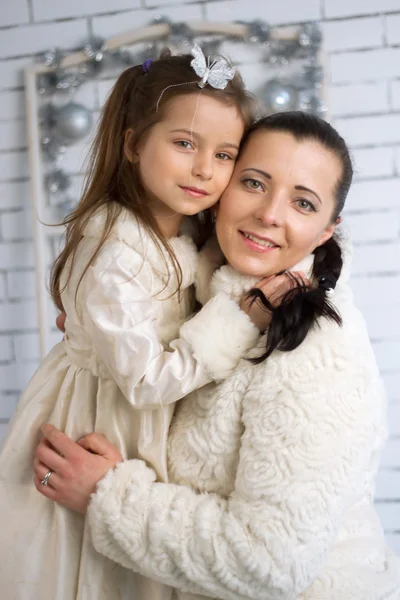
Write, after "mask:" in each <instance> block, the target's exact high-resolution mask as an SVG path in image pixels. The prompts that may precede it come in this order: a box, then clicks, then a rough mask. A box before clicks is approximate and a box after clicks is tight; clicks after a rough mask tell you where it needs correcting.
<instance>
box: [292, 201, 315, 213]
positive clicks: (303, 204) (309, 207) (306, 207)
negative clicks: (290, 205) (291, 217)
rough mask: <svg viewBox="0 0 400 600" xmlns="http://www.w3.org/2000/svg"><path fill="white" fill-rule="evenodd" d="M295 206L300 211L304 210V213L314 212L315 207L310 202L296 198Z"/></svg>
mask: <svg viewBox="0 0 400 600" xmlns="http://www.w3.org/2000/svg"><path fill="white" fill-rule="evenodd" d="M296 203H297V206H298V207H299V208H300V209H301V210H305V211H306V212H316V209H315V206H314V204H313V203H312V202H310V200H305V199H304V198H298V199H297V200H296Z"/></svg>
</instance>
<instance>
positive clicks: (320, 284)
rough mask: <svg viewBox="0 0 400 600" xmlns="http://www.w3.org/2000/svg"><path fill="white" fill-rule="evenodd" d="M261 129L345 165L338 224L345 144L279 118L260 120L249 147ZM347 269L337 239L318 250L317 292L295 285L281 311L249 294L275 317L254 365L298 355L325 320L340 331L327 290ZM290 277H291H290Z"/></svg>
mask: <svg viewBox="0 0 400 600" xmlns="http://www.w3.org/2000/svg"><path fill="white" fill-rule="evenodd" d="M259 129H262V130H267V131H282V132H285V133H290V134H292V135H293V137H294V138H295V139H296V140H298V141H302V140H306V139H310V140H315V141H316V142H318V143H320V144H321V145H322V146H323V147H325V148H326V149H327V150H330V151H331V152H332V154H333V155H335V156H336V157H337V158H338V159H339V160H340V162H341V164H342V173H341V177H340V178H339V181H338V182H337V184H336V189H335V196H336V205H335V210H334V213H333V215H332V218H331V222H332V223H335V222H336V220H337V217H338V216H339V214H340V212H341V211H342V209H343V206H344V203H345V200H346V196H347V193H348V191H349V189H350V185H351V181H352V176H353V168H352V163H351V158H350V154H349V151H348V148H347V146H346V143H345V141H344V140H343V138H342V137H341V136H340V135H339V134H338V133H337V131H336V130H335V129H334V128H333V127H332V126H331V125H329V123H327V122H326V121H323V120H322V119H319V118H318V117H315V116H314V115H309V114H307V113H302V112H287V113H278V114H275V115H270V116H269V117H265V118H264V119H261V120H260V121H258V122H257V123H256V124H255V125H254V126H253V127H252V129H251V130H250V132H249V135H248V136H247V138H246V141H245V144H246V143H247V141H248V139H249V137H250V136H251V133H252V132H253V131H256V130H259ZM342 265H343V259H342V251H341V248H340V245H339V243H338V241H337V239H336V237H335V236H333V237H331V238H330V239H329V240H328V241H327V242H325V243H324V244H323V245H321V246H318V247H317V248H316V249H315V250H314V265H313V279H314V280H315V282H316V287H312V288H309V287H306V286H304V285H303V284H299V283H298V282H297V281H296V280H294V281H295V285H294V287H293V288H292V289H291V290H290V291H288V292H287V293H286V294H285V295H284V297H283V299H282V301H281V303H280V304H279V305H278V306H273V305H272V304H271V303H270V302H269V300H268V299H267V298H266V297H265V295H264V294H263V293H262V291H261V290H259V289H257V288H255V289H253V290H251V291H250V293H249V296H250V297H252V298H253V299H254V301H259V302H261V304H262V305H263V306H264V307H265V308H266V309H267V310H269V311H271V312H272V321H271V324H270V326H269V328H268V331H267V336H266V349H265V352H264V354H263V355H262V356H260V357H258V358H254V359H251V361H252V362H254V363H255V364H258V363H260V362H262V361H263V360H265V359H266V358H268V356H270V355H271V354H272V352H273V351H274V350H281V351H289V350H294V349H295V348H297V347H298V346H299V345H300V344H301V343H302V342H303V341H304V339H305V338H306V336H307V334H308V332H309V331H310V329H311V328H312V327H313V325H314V324H316V323H317V322H318V319H319V318H321V317H324V318H327V319H329V320H331V321H333V322H335V323H337V324H338V325H341V323H342V319H341V317H340V315H339V313H338V312H337V310H336V308H335V307H334V306H333V304H332V303H331V302H330V300H329V293H328V290H330V289H334V288H335V286H336V282H337V280H338V279H339V277H340V273H341V270H342ZM288 276H289V277H291V275H290V274H288ZM293 279H294V278H293Z"/></svg>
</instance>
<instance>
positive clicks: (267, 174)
mask: <svg viewBox="0 0 400 600" xmlns="http://www.w3.org/2000/svg"><path fill="white" fill-rule="evenodd" d="M245 171H254V172H255V173H258V174H259V175H262V176H263V177H265V179H272V177H271V175H270V174H269V173H267V172H266V171H261V169H255V168H253V167H249V168H247V169H243V170H242V173H245Z"/></svg>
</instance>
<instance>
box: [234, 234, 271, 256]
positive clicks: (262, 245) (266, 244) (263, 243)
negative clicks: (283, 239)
mask: <svg viewBox="0 0 400 600" xmlns="http://www.w3.org/2000/svg"><path fill="white" fill-rule="evenodd" d="M239 233H240V235H241V238H242V240H243V242H244V243H245V244H246V246H247V247H248V248H250V249H251V250H253V251H255V252H259V253H260V254H267V253H269V252H272V251H273V250H277V249H278V248H279V246H278V245H277V244H275V243H274V242H273V241H272V240H269V239H268V238H262V237H259V236H257V235H255V234H254V233H250V232H248V231H239Z"/></svg>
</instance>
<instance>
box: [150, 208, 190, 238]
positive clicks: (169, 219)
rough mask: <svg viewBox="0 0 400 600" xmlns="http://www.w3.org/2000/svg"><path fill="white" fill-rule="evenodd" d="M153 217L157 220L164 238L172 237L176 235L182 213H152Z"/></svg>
mask: <svg viewBox="0 0 400 600" xmlns="http://www.w3.org/2000/svg"><path fill="white" fill-rule="evenodd" d="M154 218H155V220H156V221H157V225H158V227H159V228H160V231H161V233H162V234H163V235H165V237H166V238H173V237H176V236H177V235H178V233H179V229H180V226H181V223H182V219H183V215H180V214H174V215H165V214H154Z"/></svg>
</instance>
